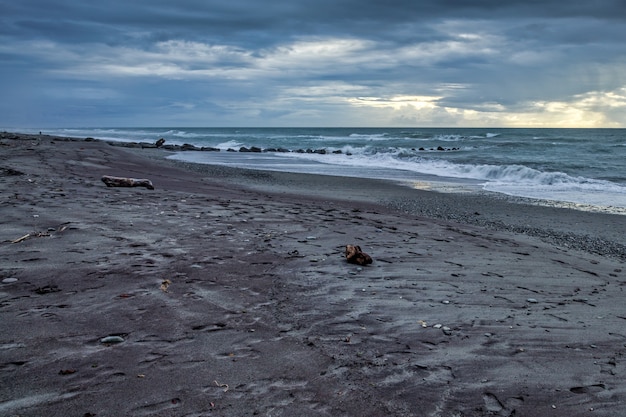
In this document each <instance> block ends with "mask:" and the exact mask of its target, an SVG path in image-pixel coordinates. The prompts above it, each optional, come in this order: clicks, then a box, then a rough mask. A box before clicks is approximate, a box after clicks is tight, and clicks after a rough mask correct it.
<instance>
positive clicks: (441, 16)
mask: <svg viewBox="0 0 626 417" xmlns="http://www.w3.org/2000/svg"><path fill="white" fill-rule="evenodd" d="M168 3H170V2H165V1H155V0H152V1H146V0H140V1H133V2H121V1H117V0H114V1H109V2H106V4H105V3H102V4H99V5H89V4H87V3H85V2H79V1H75V0H59V1H55V2H54V4H52V3H50V2H48V1H43V0H24V1H22V2H8V1H6V0H0V10H1V11H2V13H1V14H0V86H1V87H2V91H4V92H5V94H4V98H5V100H3V102H2V103H1V104H0V126H6V127H10V126H15V127H38V126H165V125H169V126H363V127H365V126H448V127H452V126H468V127H471V126H496V127H497V126H502V127H626V120H625V118H624V116H623V114H625V113H624V112H625V111H626V70H625V69H626V44H625V43H624V42H623V39H624V37H625V36H626V25H625V24H626V6H625V5H624V3H623V2H621V1H617V0H615V1H612V0H604V1H603V0H599V1H596V2H582V1H580V2H562V1H559V0H554V1H542V2H522V1H509V2H502V1H495V0H483V1H472V2H468V1H461V0H433V1H420V2H415V1H413V0H388V1H385V2H382V1H372V0H369V1H355V0H345V1H336V0H335V1H330V0H319V1H316V2H309V1H302V0H300V1H299V0H289V1H287V0H275V1H273V2H270V3H267V2H258V1H255V0H254V1H253V0H233V1H229V2H227V3H224V2H218V1H198V0H181V1H179V2H176V3H172V4H168Z"/></svg>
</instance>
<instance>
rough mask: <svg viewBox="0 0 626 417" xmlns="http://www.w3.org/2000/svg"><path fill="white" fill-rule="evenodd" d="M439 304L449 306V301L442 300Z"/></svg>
mask: <svg viewBox="0 0 626 417" xmlns="http://www.w3.org/2000/svg"><path fill="white" fill-rule="evenodd" d="M441 303H442V304H450V301H449V300H443V301H442V302H441Z"/></svg>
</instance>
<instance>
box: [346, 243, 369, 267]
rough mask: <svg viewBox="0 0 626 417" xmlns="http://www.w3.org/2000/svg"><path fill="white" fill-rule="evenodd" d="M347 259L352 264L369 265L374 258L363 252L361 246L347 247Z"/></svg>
mask: <svg viewBox="0 0 626 417" xmlns="http://www.w3.org/2000/svg"><path fill="white" fill-rule="evenodd" d="M346 259H347V260H348V262H350V263H351V264H357V265H367V264H371V263H372V257H371V256H369V255H368V254H367V253H365V252H363V251H362V250H361V247H360V246H356V245H346Z"/></svg>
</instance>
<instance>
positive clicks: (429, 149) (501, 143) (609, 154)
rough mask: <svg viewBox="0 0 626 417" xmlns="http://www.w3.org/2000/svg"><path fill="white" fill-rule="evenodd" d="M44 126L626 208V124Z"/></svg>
mask: <svg viewBox="0 0 626 417" xmlns="http://www.w3.org/2000/svg"><path fill="white" fill-rule="evenodd" d="M21 131H27V130H21ZM42 132H43V133H47V134H52V135H61V136H73V137H94V138H99V139H108V140H116V141H135V142H141V141H147V142H154V141H156V140H157V139H159V138H161V137H162V138H164V139H165V140H166V143H168V144H185V143H188V144H192V145H196V146H210V147H215V148H219V149H221V150H223V151H226V150H228V149H233V150H239V149H240V148H241V147H247V148H250V147H253V146H254V147H258V148H262V149H269V148H274V149H281V150H282V151H283V152H264V153H261V154H251V153H241V152H235V153H233V152H181V153H178V154H176V155H174V156H173V157H174V158H176V159H183V160H189V161H194V162H200V163H203V162H204V163H219V164H228V165H235V166H241V167H248V168H260V169H274V170H284V171H294V172H310V173H325V174H332V175H347V176H366V177H373V178H392V179H401V180H407V181H423V180H425V179H426V180H428V179H431V180H434V181H437V180H440V181H444V182H446V183H449V184H454V183H458V184H466V185H474V186H478V187H479V188H482V189H484V190H487V191H494V192H499V193H504V194H509V195H514V196H521V197H529V198H537V199H546V200H555V201H563V202H571V203H576V204H583V205H592V206H598V207H609V208H610V207H616V208H626V129H493V128H485V129H480V128H472V129H464V128H449V129H444V128H437V129H423V128H422V129H420V128H377V129H373V128H118V129H98V128H85V129H49V130H42ZM285 150H288V151H290V152H284V151H285ZM307 150H308V151H309V152H307ZM321 150H323V152H322V151H321ZM315 151H316V152H315Z"/></svg>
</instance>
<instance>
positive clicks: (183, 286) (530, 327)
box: [0, 134, 626, 417]
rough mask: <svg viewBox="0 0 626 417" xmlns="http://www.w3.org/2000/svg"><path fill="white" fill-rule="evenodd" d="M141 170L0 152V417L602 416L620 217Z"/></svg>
mask: <svg viewBox="0 0 626 417" xmlns="http://www.w3.org/2000/svg"><path fill="white" fill-rule="evenodd" d="M11 135H13V134H11ZM159 152H161V151H158V150H149V149H144V150H141V149H125V148H121V147H116V146H109V145H107V144H106V143H103V142H99V141H93V142H92V141H87V142H85V141H78V140H76V141H74V140H65V139H63V138H56V137H33V136H28V135H17V137H16V138H13V137H7V136H5V135H4V134H0V187H2V193H0V209H1V210H2V214H3V216H2V217H1V218H0V225H1V227H0V274H1V275H0V322H1V323H2V326H3V327H2V329H3V331H2V332H0V375H1V378H2V380H3V381H11V383H10V384H0V414H2V415H9V416H13V415H19V416H21V417H31V416H32V417H35V416H41V415H47V416H66V415H70V414H76V415H84V416H87V415H89V416H97V417H103V416H119V415H133V416H155V415H158V416H160V417H169V416H172V417H181V416H185V417H201V416H202V417H205V416H212V415H216V416H225V417H230V416H232V417H235V416H246V415H251V416H252V415H260V416H269V415H272V416H293V415H298V416H305V417H306V416H311V417H312V416H333V417H335V416H366V417H369V416H371V417H375V416H376V417H378V416H381V415H385V416H402V417H407V416H410V417H413V416H415V417H425V416H427V417H441V416H452V415H464V416H500V417H503V416H508V417H511V416H513V415H522V416H524V415H533V416H537V417H544V416H545V417H548V416H549V417H583V416H588V415H590V414H592V415H594V416H599V417H609V416H615V415H619V413H620V412H621V411H622V409H623V404H624V403H625V402H626V382H625V380H624V378H623V374H624V372H626V361H625V360H624V357H626V334H625V332H624V330H623V329H624V320H626V315H625V314H624V312H623V308H622V306H623V294H624V292H623V291H624V288H625V287H626V272H625V268H624V265H625V261H624V259H623V258H621V257H619V256H615V255H614V254H611V253H609V252H610V251H608V250H607V253H605V254H604V255H602V256H600V255H598V254H596V253H594V250H593V247H591V248H590V249H591V250H588V251H586V252H585V251H581V250H578V249H575V248H573V247H572V246H574V245H569V244H568V241H567V239H565V240H561V239H562V236H568V235H567V233H570V232H572V229H576V230H577V231H578V232H577V234H576V236H577V237H576V239H579V238H580V236H582V233H583V231H584V233H585V236H589V237H590V239H597V240H596V242H598V244H602V245H603V239H605V237H606V239H609V240H611V241H613V242H614V243H616V244H621V242H623V240H620V236H619V234H620V233H621V231H622V230H623V229H621V228H623V226H622V224H623V222H618V223H609V224H608V225H607V224H606V221H608V220H610V219H623V217H622V216H611V215H605V214H598V213H585V212H580V211H575V210H565V209H555V208H546V207H539V206H525V205H519V204H510V203H508V202H506V201H499V200H498V199H489V198H478V197H476V198H473V197H472V198H469V197H468V196H464V195H452V194H443V193H433V192H429V191H423V190H413V189H409V188H406V187H404V186H401V185H398V184H393V183H390V182H386V181H374V180H365V179H359V178H338V177H326V176H313V175H299V174H288V173H272V172H266V171H263V172H261V171H249V170H242V169H234V168H227V167H219V166H205V165H190V164H183V165H181V164H179V163H174V162H172V161H167V160H164V159H163V156H164V154H163V153H162V152H161V153H159ZM103 175H114V176H122V177H132V178H146V179H149V180H151V181H152V182H153V183H154V190H149V189H146V188H143V187H136V188H121V187H110V188H109V187H106V186H105V185H104V183H103V182H102V181H101V177H102V176H103ZM533 207H534V208H533ZM476 213H479V214H476ZM455 219H457V220H455ZM480 222H485V224H484V225H483V224H481V223H480ZM525 224H528V225H529V226H528V227H529V228H530V229H533V228H536V229H537V230H544V231H545V230H547V231H548V232H547V233H548V234H549V235H555V236H557V237H556V240H557V243H556V244H555V243H546V240H542V239H539V238H538V237H535V236H533V235H532V233H530V232H528V231H525V232H524V230H522V232H523V233H520V232H517V231H516V230H509V229H511V228H513V229H514V228H516V227H520V228H522V227H524V225H525ZM572 233H574V232H572ZM621 239H623V238H621ZM547 240H548V241H549V240H550V239H547ZM347 244H356V245H360V246H361V248H362V249H363V251H364V252H366V253H368V254H369V255H370V256H371V257H372V258H373V259H374V262H373V264H371V265H368V266H364V267H361V266H357V265H352V264H349V263H347V262H346V259H345V257H344V249H345V245H347Z"/></svg>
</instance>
